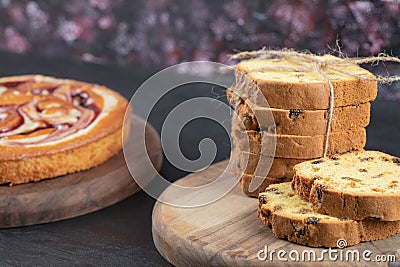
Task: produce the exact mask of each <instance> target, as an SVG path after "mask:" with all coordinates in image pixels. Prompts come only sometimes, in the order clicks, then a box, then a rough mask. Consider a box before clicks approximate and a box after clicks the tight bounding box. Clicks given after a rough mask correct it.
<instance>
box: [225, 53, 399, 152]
mask: <svg viewBox="0 0 400 267" xmlns="http://www.w3.org/2000/svg"><path fill="white" fill-rule="evenodd" d="M339 53H340V54H341V51H340V50H339ZM230 58H231V59H233V60H244V59H271V58H272V59H273V58H276V59H285V60H289V61H293V62H296V63H298V66H295V67H291V66H287V67H285V66H278V67H273V66H268V67H267V66H266V67H262V69H260V70H272V71H294V72H299V71H303V72H315V73H317V74H318V75H320V76H321V77H322V78H323V80H325V81H326V83H327V84H328V86H329V108H328V116H327V127H326V134H325V142H324V149H323V157H327V154H328V148H329V137H330V134H331V127H332V119H333V111H334V108H335V88H334V86H333V82H332V80H331V79H330V78H329V76H328V74H327V71H328V70H333V71H335V72H338V73H341V74H344V75H348V76H352V77H356V78H359V79H360V80H370V81H377V82H378V83H380V84H390V83H392V82H396V81H400V75H395V76H380V75H376V76H375V77H373V78H371V77H366V76H363V75H359V74H356V73H350V72H347V71H345V70H343V69H340V68H337V66H358V65H360V64H367V63H372V64H377V63H379V62H380V61H382V62H392V63H400V59H399V58H397V57H393V56H389V55H386V54H384V53H380V54H378V55H377V56H373V57H360V58H342V57H323V56H318V55H315V54H312V53H309V52H297V51H294V50H291V49H283V50H269V49H265V48H264V49H260V50H256V51H244V52H239V53H236V54H234V55H231V57H230Z"/></svg>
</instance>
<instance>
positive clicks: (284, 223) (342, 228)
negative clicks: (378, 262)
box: [258, 183, 400, 247]
mask: <svg viewBox="0 0 400 267" xmlns="http://www.w3.org/2000/svg"><path fill="white" fill-rule="evenodd" d="M258 217H259V218H260V219H261V221H262V222H263V223H264V224H266V225H267V226H269V227H272V231H273V233H274V234H275V235H276V236H277V237H278V238H282V239H288V240H289V241H291V242H294V243H298V244H301V245H306V246H311V247H337V246H338V240H340V239H342V240H346V242H347V245H348V246H351V245H355V244H358V243H360V242H365V241H372V240H378V239H382V238H385V237H388V236H391V235H394V234H396V233H398V232H400V221H392V222H383V221H379V220H376V219H366V220H362V221H355V220H349V219H345V218H337V217H332V216H328V215H323V214H319V213H317V212H315V211H313V210H312V209H311V208H310V203H309V202H307V201H305V200H303V199H301V198H300V197H299V196H298V195H296V194H295V193H294V192H293V191H292V189H291V186H290V183H281V184H274V185H270V186H269V187H268V188H267V189H266V191H265V192H264V193H260V195H259V206H258Z"/></svg>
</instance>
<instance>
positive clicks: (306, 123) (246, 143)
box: [227, 55, 377, 197]
mask: <svg viewBox="0 0 400 267" xmlns="http://www.w3.org/2000/svg"><path fill="white" fill-rule="evenodd" d="M318 58H320V59H321V60H324V59H329V58H333V56H330V55H329V56H321V57H318ZM322 71H323V75H321V73H318V72H316V71H313V68H312V63H308V62H296V61H291V60H289V59H251V60H245V61H242V62H240V63H239V64H238V65H237V67H236V72H235V76H236V85H235V86H234V87H232V88H230V89H228V90H227V98H228V100H229V102H230V103H231V105H232V106H233V107H234V108H235V111H236V114H237V116H234V117H233V118H232V134H231V135H232V141H233V146H234V148H233V150H232V154H231V160H233V161H234V163H235V164H234V165H235V166H236V167H235V170H234V173H235V175H237V176H239V178H240V181H241V186H242V189H243V192H244V193H245V194H246V195H248V196H255V197H257V196H258V193H259V192H262V191H264V190H265V189H266V187H267V186H268V185H270V184H275V183H280V182H288V181H291V180H292V178H293V167H294V165H296V164H298V163H301V162H303V161H306V160H311V159H318V158H321V157H323V156H324V152H325V142H326V133H327V127H328V114H329V108H330V106H331V104H332V103H331V102H330V100H331V99H330V86H329V83H328V79H329V81H330V83H331V84H332V86H333V88H334V105H333V116H332V117H331V118H332V119H331V123H330V125H331V130H330V134H329V139H328V140H329V142H328V146H327V151H326V152H327V153H326V155H327V156H329V155H334V154H336V153H344V152H348V151H358V150H361V149H363V148H364V146H365V143H366V131H365V127H366V126H367V125H368V124H369V120H370V101H373V100H374V99H375V98H376V95H377V82H376V81H375V80H374V76H373V74H371V73H370V72H368V71H367V70H365V69H363V68H361V67H358V66H356V65H350V66H349V65H337V66H334V68H324V69H322ZM271 114H272V118H273V119H272V120H269V119H268V117H271ZM274 142H276V148H275V149H271V146H272V145H273V143H274ZM269 166H271V167H270V168H269ZM254 179H257V180H259V181H261V182H258V183H257V185H258V186H257V187H256V188H254V187H253V188H251V187H250V183H251V181H252V180H254Z"/></svg>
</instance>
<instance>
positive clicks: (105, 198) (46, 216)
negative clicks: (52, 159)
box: [0, 116, 162, 228]
mask: <svg viewBox="0 0 400 267" xmlns="http://www.w3.org/2000/svg"><path fill="white" fill-rule="evenodd" d="M144 124H145V122H144V121H143V120H142V119H140V118H139V117H137V116H133V120H132V127H131V132H130V135H129V139H128V146H127V147H128V149H129V152H130V153H132V154H130V155H131V156H130V157H131V158H133V159H135V160H137V166H143V167H142V168H141V169H139V170H136V172H138V173H140V175H143V177H148V178H149V179H151V178H152V176H153V175H154V171H153V170H150V169H146V167H145V166H146V164H141V160H142V159H143V157H145V156H146V155H142V154H140V153H139V152H137V151H139V150H137V149H135V146H137V143H138V142H140V141H142V139H139V138H141V137H140V134H139V133H137V131H135V128H136V127H138V126H139V128H141V129H143V127H144ZM145 140H146V147H147V153H148V156H149V158H150V159H151V162H152V163H153V165H154V167H155V168H156V169H157V170H159V169H160V168H161V165H162V152H161V144H160V138H159V136H158V133H157V132H156V131H155V130H154V128H153V127H152V126H151V125H149V124H147V125H146V136H145ZM142 142H143V141H142ZM135 163H136V161H135ZM139 190H140V187H139V186H138V185H137V184H136V183H135V181H134V180H133V178H132V176H131V175H130V173H129V170H128V168H127V166H126V163H125V160H124V155H123V153H122V151H121V152H120V153H119V154H118V155H116V156H114V157H113V158H111V159H109V160H108V161H106V162H105V163H103V164H101V165H99V166H97V167H94V168H92V169H89V170H87V171H83V172H78V173H74V174H70V175H65V176H61V177H58V178H54V179H49V180H43V181H40V182H37V183H28V184H21V185H16V186H11V187H9V186H6V185H3V186H0V227H1V228H6V227H15V226H23V225H32V224H39V223H46V222H52V221H58V220H62V219H67V218H72V217H76V216H79V215H83V214H87V213H89V212H93V211H96V210H99V209H102V208H104V207H107V206H110V205H112V204H115V203H117V202H118V201H121V200H123V199H125V198H127V197H129V196H131V195H133V194H134V193H136V192H137V191H139Z"/></svg>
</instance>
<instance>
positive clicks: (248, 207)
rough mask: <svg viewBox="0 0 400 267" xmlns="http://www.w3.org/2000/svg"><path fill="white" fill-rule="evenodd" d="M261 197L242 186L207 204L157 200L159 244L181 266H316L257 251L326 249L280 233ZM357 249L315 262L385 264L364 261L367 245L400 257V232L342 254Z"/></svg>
mask: <svg viewBox="0 0 400 267" xmlns="http://www.w3.org/2000/svg"><path fill="white" fill-rule="evenodd" d="M227 163H228V161H223V162H220V163H217V164H214V165H212V166H210V167H209V168H208V169H206V170H204V171H202V172H199V173H195V174H191V175H188V176H186V177H184V178H182V179H180V180H178V181H177V182H176V183H178V184H180V185H184V186H197V185H200V184H205V183H208V182H210V181H212V180H213V179H215V178H216V177H218V176H219V174H221V173H222V171H223V170H224V169H225V168H226V166H227ZM167 190H168V188H167V189H166V191H167ZM164 192H165V191H164ZM186 197H187V196H186ZM257 201H258V200H257V199H256V198H249V197H246V196H244V195H243V194H242V192H241V188H240V186H239V185H238V186H236V187H235V188H234V189H233V190H232V191H231V192H230V193H228V194H227V195H226V196H224V197H223V198H221V199H219V200H218V201H216V202H214V203H211V204H208V205H206V206H203V207H197V208H177V207H173V206H169V205H166V204H162V203H160V202H157V203H156V205H155V206H154V210H153V221H152V230H153V240H154V243H155V246H156V247H157V249H158V251H159V252H160V253H161V255H162V256H163V257H164V258H166V259H167V260H168V261H169V262H171V263H172V264H174V265H176V266H265V265H266V264H273V265H285V266H286V265H293V266H302V265H306V266H309V265H310V262H304V261H303V262H301V261H300V262H295V261H291V260H289V261H287V262H282V261H279V260H278V259H277V256H276V254H275V256H274V259H273V261H272V262H270V261H269V259H267V260H265V261H262V260H259V259H258V257H257V254H258V252H259V251H260V250H262V249H264V248H265V246H268V251H272V250H275V251H276V252H277V251H279V250H285V251H286V252H287V253H288V254H289V253H290V251H292V250H296V251H298V252H299V253H300V254H299V255H300V257H301V253H302V251H304V250H309V249H313V250H315V252H316V255H317V259H318V258H319V255H320V254H319V253H322V250H323V249H324V248H309V247H305V246H301V245H297V244H294V243H290V242H288V241H286V240H281V239H277V238H275V236H274V234H273V233H272V230H271V229H270V228H268V227H266V226H265V225H264V224H263V223H262V222H261V221H260V220H259V219H258V217H257V213H256V211H257V206H258V203H257ZM353 249H357V250H358V251H359V252H360V258H361V260H360V262H346V261H345V260H343V261H340V260H337V261H335V262H333V261H330V260H329V257H328V254H325V257H324V260H323V261H322V260H321V261H316V262H312V263H311V264H313V266H314V265H323V266H327V265H328V266H330V265H332V264H335V265H338V266H347V265H348V264H349V263H350V264H354V265H360V266H365V265H368V264H372V263H373V264H374V265H379V264H377V262H366V261H363V259H362V253H363V251H365V250H367V249H368V250H370V251H371V252H372V253H373V254H372V256H371V258H373V257H375V255H377V254H382V255H388V254H396V253H397V256H396V258H397V259H398V260H400V234H397V235H395V236H392V237H389V238H386V239H383V240H378V241H373V242H366V243H362V244H359V245H356V246H352V247H349V248H345V249H343V250H342V253H344V254H343V255H346V254H345V253H346V251H348V250H353ZM337 253H339V250H338V252H337ZM288 254H286V256H285V257H286V258H287V259H289V256H288ZM294 255H295V254H294ZM337 255H339V254H337ZM260 256H263V254H261V255H260ZM343 259H345V256H343ZM381 264H382V263H381ZM384 265H387V264H384ZM396 266H397V265H396Z"/></svg>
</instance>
